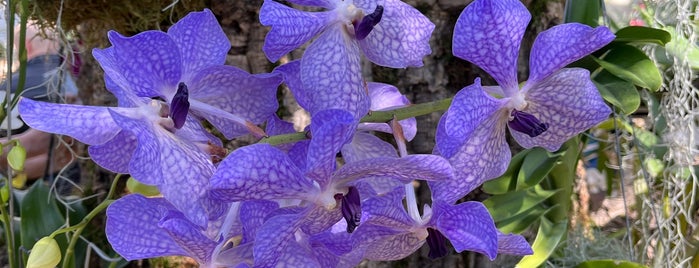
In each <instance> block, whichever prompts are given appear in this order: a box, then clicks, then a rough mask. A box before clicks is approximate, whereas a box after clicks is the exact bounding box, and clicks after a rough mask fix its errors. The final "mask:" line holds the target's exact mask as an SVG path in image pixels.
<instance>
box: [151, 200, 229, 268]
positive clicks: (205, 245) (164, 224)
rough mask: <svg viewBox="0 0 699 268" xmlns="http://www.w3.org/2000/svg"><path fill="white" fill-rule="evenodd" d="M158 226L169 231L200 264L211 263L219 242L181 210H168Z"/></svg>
mask: <svg viewBox="0 0 699 268" xmlns="http://www.w3.org/2000/svg"><path fill="white" fill-rule="evenodd" d="M158 226H159V227H160V228H163V229H164V230H165V231H166V232H168V233H169V234H170V237H172V239H173V240H175V242H177V244H179V245H180V246H181V247H182V248H183V249H184V250H186V251H187V252H188V253H189V254H187V255H188V256H190V257H192V258H194V259H196V260H197V261H198V262H199V263H200V264H208V263H211V254H212V253H213V251H214V248H216V245H217V243H216V242H214V241H213V240H211V239H210V238H209V237H206V236H205V235H204V234H203V233H202V230H201V227H199V226H197V225H195V224H193V223H192V222H190V221H189V220H187V218H186V217H185V216H184V215H182V213H181V212H179V211H176V210H171V211H168V213H166V215H165V216H164V217H163V218H162V219H161V220H160V222H159V223H158Z"/></svg>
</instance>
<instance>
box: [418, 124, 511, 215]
mask: <svg viewBox="0 0 699 268" xmlns="http://www.w3.org/2000/svg"><path fill="white" fill-rule="evenodd" d="M507 116H508V115H507V111H500V112H497V113H494V114H493V116H491V117H489V118H487V120H485V121H483V122H482V123H481V125H480V126H479V127H478V128H477V129H476V131H474V132H473V134H471V136H470V137H469V139H468V140H467V141H466V142H465V143H463V144H461V145H460V146H459V147H458V149H457V150H456V152H455V153H454V154H453V155H452V156H451V157H449V162H450V163H451V164H452V166H453V167H454V173H455V178H454V179H452V180H446V181H439V182H429V183H430V188H432V193H433V194H432V195H433V197H434V198H435V199H440V200H442V201H445V202H446V203H450V204H451V203H454V202H456V201H457V200H459V199H460V198H461V197H463V196H464V195H466V194H468V193H469V192H471V190H473V189H475V188H476V187H478V186H479V185H481V184H482V183H483V182H484V181H486V180H490V179H493V178H496V177H498V176H500V175H502V174H503V173H505V170H507V166H508V165H509V163H510V158H511V153H510V147H509V146H508V145H507V142H506V140H505V129H506V127H505V125H506V122H507ZM452 145H456V144H452ZM441 148H442V147H440V149H439V151H440V153H443V152H442V149H441Z"/></svg>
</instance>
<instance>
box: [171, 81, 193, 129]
mask: <svg viewBox="0 0 699 268" xmlns="http://www.w3.org/2000/svg"><path fill="white" fill-rule="evenodd" d="M187 112H189V90H188V89H187V85H185V83H183V82H180V83H179V84H178V85H177V92H176V93H175V96H174V97H172V102H171V103H170V118H172V122H173V123H175V128H176V129H180V128H182V126H184V122H185V121H187Z"/></svg>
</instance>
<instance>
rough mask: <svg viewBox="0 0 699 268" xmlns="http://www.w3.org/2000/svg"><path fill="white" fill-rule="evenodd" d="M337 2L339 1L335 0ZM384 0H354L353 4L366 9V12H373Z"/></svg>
mask: <svg viewBox="0 0 699 268" xmlns="http://www.w3.org/2000/svg"><path fill="white" fill-rule="evenodd" d="M335 2H338V1H337V0H335ZM383 2H384V0H352V4H353V5H354V6H355V7H358V8H360V9H362V10H364V14H368V13H371V12H372V11H374V9H375V8H376V5H381V4H382V3H383Z"/></svg>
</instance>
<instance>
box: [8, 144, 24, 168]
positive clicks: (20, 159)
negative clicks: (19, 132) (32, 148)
mask: <svg viewBox="0 0 699 268" xmlns="http://www.w3.org/2000/svg"><path fill="white" fill-rule="evenodd" d="M26 159H27V150H25V149H24V146H22V145H21V144H19V143H17V145H15V146H14V147H12V149H10V152H9V153H7V164H8V165H10V167H11V168H12V169H14V170H15V171H24V161H25V160H26Z"/></svg>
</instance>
